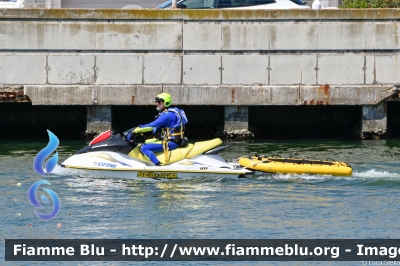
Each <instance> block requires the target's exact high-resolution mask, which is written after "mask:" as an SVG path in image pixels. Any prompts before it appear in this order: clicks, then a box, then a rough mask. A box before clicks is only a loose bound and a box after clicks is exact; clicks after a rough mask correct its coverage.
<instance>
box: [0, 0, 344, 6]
mask: <svg viewBox="0 0 400 266" xmlns="http://www.w3.org/2000/svg"><path fill="white" fill-rule="evenodd" d="M16 1H24V2H25V3H24V7H25V8H122V7H124V6H127V5H139V6H141V7H144V8H155V7H157V6H158V5H160V4H162V3H163V2H165V1H166V0H0V8H2V4H3V6H6V5H8V6H9V5H11V2H16ZM303 1H306V2H308V3H307V4H308V5H310V6H311V4H312V2H313V1H314V0H303ZM320 2H321V5H322V7H337V6H338V5H340V4H341V2H342V0H320ZM12 8H21V7H19V6H18V7H17V6H15V7H12Z"/></svg>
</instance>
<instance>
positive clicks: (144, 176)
mask: <svg viewBox="0 0 400 266" xmlns="http://www.w3.org/2000/svg"><path fill="white" fill-rule="evenodd" d="M61 166H62V167H65V168H69V169H76V170H78V171H84V172H87V173H90V174H93V175H95V176H98V177H111V178H123V179H132V180H151V179H156V180H157V179H169V180H171V179H182V178H191V177H204V176H221V177H233V178H237V177H245V176H246V175H249V174H253V172H252V171H249V170H247V169H244V168H240V169H238V168H237V167H236V166H234V165H231V164H229V163H227V162H226V161H225V160H224V159H223V158H222V157H221V156H220V155H219V154H211V155H204V154H202V155H198V156H195V157H193V158H191V159H184V160H182V161H178V162H176V163H172V164H169V165H166V166H154V165H153V164H152V163H148V162H143V161H140V160H137V159H135V158H132V157H130V156H128V155H126V154H123V153H119V152H108V151H99V152H88V153H83V154H76V155H73V156H71V157H69V158H68V159H67V160H65V161H64V162H63V163H62V164H61Z"/></svg>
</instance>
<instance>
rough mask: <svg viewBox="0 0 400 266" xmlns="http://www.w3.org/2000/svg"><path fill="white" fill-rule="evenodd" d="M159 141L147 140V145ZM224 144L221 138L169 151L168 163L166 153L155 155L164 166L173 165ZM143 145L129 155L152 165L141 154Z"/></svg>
mask: <svg viewBox="0 0 400 266" xmlns="http://www.w3.org/2000/svg"><path fill="white" fill-rule="evenodd" d="M156 141H158V140H156V139H150V140H147V141H146V143H148V142H156ZM221 144H222V140H221V139H219V138H216V139H212V140H207V141H200V142H196V143H195V144H191V143H189V144H188V145H186V146H185V147H179V148H177V149H175V150H172V151H169V152H168V153H169V160H168V162H166V161H165V156H164V152H156V153H155V155H156V156H157V159H158V160H159V161H160V162H161V163H162V164H164V165H165V164H171V163H175V162H177V161H181V160H183V159H185V158H186V159H190V158H193V157H194V156H196V155H200V154H202V153H204V152H206V151H209V150H211V149H212V148H215V147H217V146H219V145H221ZM141 146H142V144H138V145H137V146H136V147H135V148H134V149H133V150H132V151H131V152H129V153H128V155H129V156H130V157H132V158H135V159H138V160H141V161H143V162H148V163H151V161H150V160H149V159H148V158H147V157H146V156H144V155H143V154H142V153H141V152H140V147H141Z"/></svg>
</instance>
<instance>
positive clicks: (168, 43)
mask: <svg viewBox="0 0 400 266" xmlns="http://www.w3.org/2000/svg"><path fill="white" fill-rule="evenodd" d="M399 17H400V9H382V10H379V11H376V10H362V9H361V10H319V11H315V10H274V11H267V10H146V9H144V10H112V9H95V10H94V9H93V10H88V9H85V10H84V9H22V10H0V86H21V85H22V86H25V94H26V95H27V96H29V98H30V99H31V101H32V103H33V104H37V105H59V104H61V105H131V104H134V105H150V104H153V97H154V95H155V94H157V93H159V92H161V91H168V92H170V93H171V94H173V96H174V103H175V104H179V105H181V104H192V105H210V104H212V105H234V106H237V105H245V106H249V105H309V104H311V105H317V104H329V105H375V104H378V103H380V102H382V101H384V100H385V99H387V98H388V97H391V96H393V95H394V94H396V90H393V88H395V87H394V86H395V85H396V84H399V83H400V71H399V69H400V60H399V58H398V57H399V54H400V53H399V51H400V25H399V21H398V18H399Z"/></svg>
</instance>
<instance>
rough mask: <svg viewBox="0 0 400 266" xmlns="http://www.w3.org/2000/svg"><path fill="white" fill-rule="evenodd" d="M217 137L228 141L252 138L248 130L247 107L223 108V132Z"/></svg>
mask: <svg viewBox="0 0 400 266" xmlns="http://www.w3.org/2000/svg"><path fill="white" fill-rule="evenodd" d="M219 135H220V136H222V137H225V138H229V139H252V138H254V134H253V133H252V132H251V131H250V130H249V107H248V106H225V116H224V130H223V132H222V134H219Z"/></svg>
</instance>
